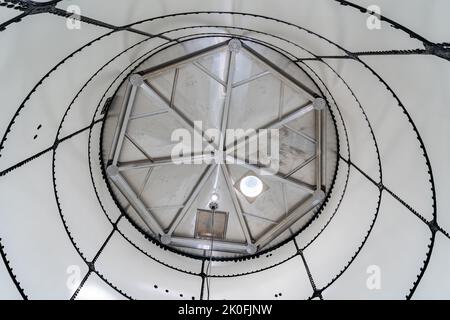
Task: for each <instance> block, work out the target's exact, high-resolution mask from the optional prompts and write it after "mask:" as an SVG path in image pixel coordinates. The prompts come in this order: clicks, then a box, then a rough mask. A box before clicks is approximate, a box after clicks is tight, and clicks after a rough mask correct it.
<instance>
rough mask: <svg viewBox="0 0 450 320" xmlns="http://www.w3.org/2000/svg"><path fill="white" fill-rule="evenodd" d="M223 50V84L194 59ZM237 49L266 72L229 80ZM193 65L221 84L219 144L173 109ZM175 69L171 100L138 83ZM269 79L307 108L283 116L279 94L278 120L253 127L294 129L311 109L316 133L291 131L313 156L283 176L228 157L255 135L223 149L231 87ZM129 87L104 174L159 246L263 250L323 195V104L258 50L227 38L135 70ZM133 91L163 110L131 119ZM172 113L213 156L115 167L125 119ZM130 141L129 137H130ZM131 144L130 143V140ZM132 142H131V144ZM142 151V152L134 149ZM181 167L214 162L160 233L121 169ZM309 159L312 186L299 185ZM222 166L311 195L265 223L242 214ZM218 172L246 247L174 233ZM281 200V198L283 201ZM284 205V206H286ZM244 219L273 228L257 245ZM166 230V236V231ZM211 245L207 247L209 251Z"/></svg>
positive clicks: (221, 249) (146, 83)
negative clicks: (183, 71) (311, 146)
mask: <svg viewBox="0 0 450 320" xmlns="http://www.w3.org/2000/svg"><path fill="white" fill-rule="evenodd" d="M226 45H227V46H228V48H227V49H228V56H227V59H228V62H227V73H226V80H225V81H223V80H222V79H220V78H219V77H218V76H216V75H215V74H213V73H212V72H211V71H210V70H208V69H207V68H206V67H204V66H203V65H202V64H201V63H200V62H199V61H198V60H199V59H201V58H203V57H206V56H209V55H213V54H214V53H216V52H218V51H221V50H223V49H224V47H225V46H226ZM240 50H242V51H243V52H245V53H246V54H247V55H249V56H250V57H251V58H252V59H253V60H256V62H257V63H260V64H262V65H263V66H264V67H265V68H267V70H266V71H263V72H261V73H259V74H256V75H253V76H251V77H249V78H247V79H244V80H241V81H238V82H234V81H233V78H234V69H235V59H236V54H237V53H238V52H239V51H240ZM190 63H192V64H193V65H194V66H195V67H196V68H198V69H199V70H201V71H202V72H203V73H205V74H206V75H207V76H209V77H210V78H212V79H214V80H215V81H216V82H218V83H219V84H220V85H222V86H223V87H224V88H225V101H224V105H223V108H222V115H221V123H220V132H221V135H220V139H219V142H218V145H216V144H215V143H213V142H212V141H211V139H209V138H208V137H207V136H206V135H205V133H204V132H203V131H202V130H200V129H199V128H197V127H196V126H195V125H194V123H193V122H192V121H191V120H190V118H189V117H188V116H187V115H186V114H184V113H183V112H182V111H181V110H180V109H178V108H177V107H176V106H175V105H174V100H175V93H176V87H177V81H178V75H179V68H181V67H182V66H184V65H187V64H190ZM173 68H175V76H174V80H173V85H172V92H171V96H170V97H169V98H168V97H165V96H164V94H162V92H160V91H159V90H158V89H157V88H156V87H154V86H153V85H152V84H151V83H150V82H148V81H147V80H144V79H143V77H142V76H143V75H147V74H149V73H151V75H150V76H149V77H150V78H151V77H154V76H157V75H159V74H161V73H162V72H165V71H167V70H169V69H173ZM268 75H273V76H275V77H276V78H278V79H279V80H280V81H281V87H282V88H284V87H283V86H284V85H289V86H290V87H292V88H293V89H294V90H296V91H299V92H301V93H303V94H305V95H306V96H307V98H308V100H310V101H308V102H307V103H306V104H304V105H302V106H299V107H298V108H296V109H295V110H293V111H291V112H289V113H288V114H286V115H284V116H282V106H283V96H282V95H283V93H280V110H279V115H278V118H277V119H275V120H273V121H271V122H269V123H267V124H266V125H265V126H263V127H262V128H260V129H258V130H261V129H279V128H281V127H286V128H287V129H288V130H291V131H294V130H295V129H293V128H291V127H289V126H288V123H289V122H291V121H293V120H296V119H298V118H300V117H301V116H303V115H305V114H307V113H308V112H310V111H313V110H314V111H315V130H316V139H313V138H311V137H309V136H308V135H306V134H303V133H301V132H297V131H295V132H296V133H297V134H299V135H300V136H302V137H304V138H305V139H307V140H308V141H310V142H312V143H315V155H314V156H311V157H310V158H308V159H307V160H305V161H304V162H303V163H301V164H300V165H298V166H297V167H296V168H294V169H293V170H291V171H290V172H289V173H287V174H285V175H282V174H281V173H278V172H272V171H271V170H270V168H269V167H264V166H260V165H259V164H250V163H247V162H246V161H244V160H241V159H238V158H237V157H235V156H234V154H233V156H230V155H229V153H231V152H234V151H235V150H236V149H238V148H239V147H240V146H242V144H244V145H245V144H246V143H247V141H248V142H251V141H253V139H258V138H259V134H258V133H255V134H252V135H251V136H245V137H243V138H242V139H240V140H238V141H237V142H233V144H230V145H228V146H226V145H225V142H226V136H225V132H226V128H227V126H228V121H229V114H230V105H231V95H232V89H233V88H236V87H239V86H242V85H245V84H247V83H250V82H251V81H254V80H257V79H259V78H262V77H265V76H268ZM129 81H130V82H129V84H128V86H127V88H126V91H125V97H124V101H123V106H122V109H121V111H120V114H119V120H118V127H117V128H116V132H115V134H114V139H113V144H112V149H111V154H110V158H111V157H112V158H113V161H112V165H110V166H109V167H108V168H107V174H108V176H109V178H110V179H111V180H112V181H113V183H114V185H116V186H117V188H118V189H119V191H120V192H121V193H122V194H123V195H124V196H125V197H126V198H127V200H128V201H129V203H130V205H131V206H132V207H133V208H134V209H135V210H136V212H137V213H138V214H139V216H140V217H141V218H142V219H143V221H144V223H145V224H146V225H147V226H148V227H149V229H150V230H151V232H153V233H155V234H156V235H160V237H161V238H160V240H161V242H162V243H164V244H171V245H173V246H178V247H189V248H194V249H201V250H211V249H212V250H214V251H224V252H235V253H255V252H256V251H257V250H258V248H259V249H261V248H263V247H264V246H266V245H267V244H268V243H269V242H271V241H272V240H273V239H275V238H276V237H278V236H279V235H281V234H282V233H283V232H284V231H286V230H287V229H289V228H290V226H291V225H292V224H293V223H295V222H296V221H298V220H299V219H300V218H301V217H303V216H304V215H305V214H307V213H308V212H309V211H311V210H312V209H313V208H314V207H316V206H317V205H318V204H319V203H320V202H321V201H322V200H323V198H324V196H325V193H324V192H323V191H322V188H323V184H324V179H325V178H324V177H325V175H326V169H325V168H324V165H325V162H326V159H325V155H326V143H324V142H323V141H322V138H323V137H325V136H326V132H325V130H326V112H325V109H326V103H325V100H324V99H322V98H320V97H319V96H318V94H316V93H315V92H314V91H313V90H311V89H310V88H308V87H307V86H306V85H304V84H302V83H300V82H299V81H297V80H296V79H295V78H293V77H291V76H290V75H289V74H287V73H286V72H284V71H283V70H281V69H280V68H279V67H278V66H276V65H275V64H273V63H272V62H271V61H269V60H267V59H266V58H265V57H263V56H262V55H260V54H259V53H258V52H256V51H255V50H253V49H252V48H250V47H249V46H247V45H245V44H244V43H242V42H241V41H239V40H237V39H232V40H229V41H224V42H222V43H219V44H216V45H213V46H210V47H208V48H205V49H202V50H199V51H196V52H193V53H191V54H188V55H186V56H183V57H180V58H177V59H174V60H171V61H169V62H166V63H163V64H161V65H158V66H156V67H152V68H150V69H147V70H144V71H141V72H139V73H138V74H134V75H132V76H131V77H130V80H129ZM138 88H141V89H142V90H143V91H144V92H145V93H146V94H147V95H150V96H152V97H155V96H156V97H158V98H159V99H161V100H162V101H163V102H164V104H165V109H164V110H159V111H155V112H149V113H143V114H139V115H131V112H132V109H133V105H134V100H135V97H136V92H137V90H138ZM169 112H170V113H171V114H173V115H174V116H175V117H176V118H177V119H178V120H180V121H181V122H182V123H183V124H184V125H186V126H187V127H189V128H191V129H193V130H194V131H196V132H197V133H198V134H200V135H201V136H202V138H203V139H204V140H205V141H206V143H207V144H209V145H211V146H212V147H213V150H214V152H212V153H211V154H201V155H195V154H192V155H190V156H183V157H179V158H177V159H172V158H171V157H165V158H159V159H152V158H150V157H149V156H148V155H147V154H146V153H144V154H145V155H146V157H147V158H148V159H146V160H138V161H130V162H125V163H118V159H119V155H120V151H121V148H122V144H123V140H124V138H126V137H127V134H126V130H127V125H128V122H129V121H132V120H135V119H140V118H144V117H151V116H155V115H159V114H165V113H169ZM131 140H132V139H131ZM131 140H130V141H131ZM131 142H132V143H133V141H131ZM139 149H142V148H139ZM177 161H178V162H179V163H183V162H188V161H189V162H193V163H196V162H198V161H202V162H205V163H210V162H209V161H215V164H209V165H208V167H207V168H206V170H205V171H204V172H203V174H202V176H201V177H200V178H199V180H198V181H197V183H196V185H195V186H194V188H193V190H192V192H191V193H190V195H189V196H188V198H187V199H186V201H185V203H184V204H182V205H177V206H173V207H176V208H178V209H179V212H178V213H177V215H176V216H175V218H174V219H173V220H172V222H171V223H170V226H169V228H168V229H167V230H163V229H162V228H161V226H160V225H159V223H158V221H157V220H156V219H155V217H154V216H153V214H152V213H151V209H152V208H147V207H146V206H145V205H144V204H143V202H142V201H141V200H140V198H139V196H137V195H136V193H135V192H134V191H133V190H132V188H131V186H130V185H129V184H128V182H127V181H126V179H125V178H124V177H123V176H122V175H121V173H120V171H125V170H130V169H143V168H153V167H158V166H167V165H173V164H174V163H177ZM219 161H224V163H221V164H218V163H219ZM312 161H316V185H315V186H313V185H310V184H308V183H305V182H303V181H299V180H297V179H294V178H292V177H291V176H292V175H293V174H294V173H295V172H297V171H298V170H301V169H302V168H304V167H305V166H306V165H308V164H309V163H311V162H312ZM227 163H228V164H229V163H233V164H237V165H241V166H243V167H245V168H247V169H249V170H252V171H257V172H258V173H259V174H260V175H262V176H263V177H264V176H265V177H266V178H268V179H274V180H276V181H279V182H281V183H282V185H283V189H284V187H285V185H286V184H289V185H291V186H294V187H299V188H302V189H304V190H306V191H307V192H309V193H311V195H309V196H308V197H307V198H306V200H304V201H302V202H301V203H299V204H298V205H296V206H295V207H294V208H292V209H291V210H289V211H287V210H286V215H285V216H284V217H283V218H282V219H281V220H280V221H273V220H270V219H266V218H263V217H260V216H257V215H253V214H250V213H246V212H243V209H242V205H241V203H240V201H239V199H238V197H237V193H236V191H235V189H234V185H233V181H232V177H231V174H230V172H229V168H228V166H227ZM215 168H217V170H218V171H217V172H219V170H221V171H222V173H223V176H224V178H225V182H226V186H227V188H228V190H229V193H230V196H231V200H232V203H233V207H234V209H235V211H236V213H237V217H238V221H239V223H240V226H241V228H242V230H243V233H244V237H245V241H246V243H238V242H230V241H223V240H214V241H210V240H209V239H196V238H189V237H178V236H176V235H174V234H173V233H174V231H175V230H176V228H177V227H178V226H179V224H180V223H181V222H182V220H183V219H184V218H185V216H186V214H187V212H188V211H189V209H190V208H191V207H192V205H193V203H194V202H195V201H196V199H197V198H198V196H199V194H200V192H201V190H202V188H203V187H204V185H205V184H206V183H207V181H208V180H209V178H210V176H211V175H212V172H213V171H214V169H215ZM285 201H286V199H285ZM285 205H286V204H285ZM247 217H253V218H258V219H261V220H262V221H265V222H267V223H270V224H272V225H273V226H272V227H271V228H270V229H269V230H268V232H267V233H265V234H264V235H263V236H261V237H260V238H259V239H258V240H257V241H256V243H253V240H252V237H251V233H250V229H249V227H248V224H247V220H246V218H247ZM165 231H166V232H165ZM211 246H212V248H211Z"/></svg>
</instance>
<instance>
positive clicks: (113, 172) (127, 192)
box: [106, 165, 164, 235]
mask: <svg viewBox="0 0 450 320" xmlns="http://www.w3.org/2000/svg"><path fill="white" fill-rule="evenodd" d="M106 172H107V174H108V177H109V178H110V179H111V181H112V182H113V183H114V185H115V186H116V187H117V188H118V189H119V191H120V192H121V193H122V194H123V196H124V197H125V198H127V200H128V201H129V202H130V205H131V206H132V207H133V208H134V209H135V210H136V212H137V213H138V214H139V216H140V217H141V219H142V220H143V221H144V223H145V224H146V225H147V227H148V228H149V229H150V230H151V231H152V232H153V233H155V234H156V235H162V234H164V231H163V229H162V228H161V226H160V225H159V223H158V221H157V220H156V219H155V218H154V217H153V214H152V213H151V212H150V211H148V210H147V208H146V206H145V205H144V203H143V202H142V201H141V200H140V199H139V197H138V196H137V195H136V193H135V192H134V190H133V189H132V188H131V186H130V185H129V184H128V182H127V181H126V179H125V178H124V177H123V176H122V175H121V174H120V173H119V170H118V168H117V167H116V166H114V165H110V166H109V167H108V168H107V169H106Z"/></svg>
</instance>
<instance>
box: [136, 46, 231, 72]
mask: <svg viewBox="0 0 450 320" xmlns="http://www.w3.org/2000/svg"><path fill="white" fill-rule="evenodd" d="M228 42H229V40H225V41H223V42H220V43H217V44H215V45H212V46H209V47H206V48H204V49H201V50H197V51H194V52H192V53H189V54H187V55H184V56H182V57H179V58H176V59H172V60H170V61H167V62H164V63H162V64H159V65H157V66H154V67H151V68H148V69H146V70H143V71H140V72H139V74H140V75H141V76H144V75H147V74H151V76H152V77H153V76H157V75H159V74H161V73H162V72H164V71H167V70H168V69H173V68H180V67H182V66H184V65H186V64H189V63H191V62H193V61H195V60H199V59H201V58H203V57H207V56H209V55H213V54H214V53H216V52H218V51H221V50H222V49H223V47H225V46H226V45H228Z"/></svg>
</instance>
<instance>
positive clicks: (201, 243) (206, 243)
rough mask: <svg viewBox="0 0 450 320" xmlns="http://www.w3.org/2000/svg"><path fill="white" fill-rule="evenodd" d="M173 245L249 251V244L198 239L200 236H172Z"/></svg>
mask: <svg viewBox="0 0 450 320" xmlns="http://www.w3.org/2000/svg"><path fill="white" fill-rule="evenodd" d="M170 244H171V245H173V246H175V247H184V248H192V249H199V250H211V244H212V250H213V251H223V252H232V253H248V251H247V250H248V248H247V244H245V243H239V242H232V241H223V240H216V239H214V241H211V240H209V239H198V238H188V237H171V242H170Z"/></svg>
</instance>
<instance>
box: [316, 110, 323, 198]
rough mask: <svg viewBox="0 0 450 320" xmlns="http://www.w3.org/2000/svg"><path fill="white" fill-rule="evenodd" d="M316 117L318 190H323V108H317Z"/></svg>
mask: <svg viewBox="0 0 450 320" xmlns="http://www.w3.org/2000/svg"><path fill="white" fill-rule="evenodd" d="M315 118H316V190H322V110H315Z"/></svg>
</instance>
